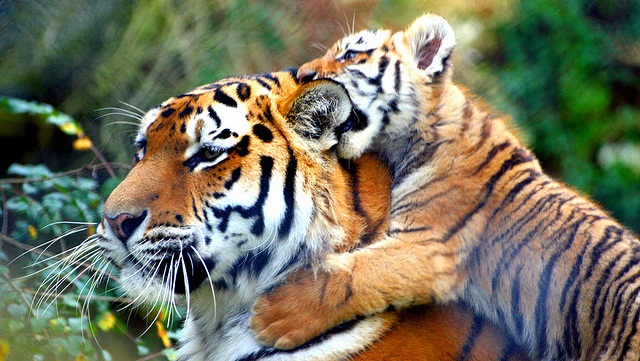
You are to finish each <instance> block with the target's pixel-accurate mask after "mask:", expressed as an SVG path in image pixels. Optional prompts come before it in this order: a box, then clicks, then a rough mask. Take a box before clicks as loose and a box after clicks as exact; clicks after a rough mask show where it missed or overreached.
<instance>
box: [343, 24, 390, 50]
mask: <svg viewBox="0 0 640 361" xmlns="http://www.w3.org/2000/svg"><path fill="white" fill-rule="evenodd" d="M390 36H391V32H390V31H389V30H363V31H360V32H358V33H355V34H351V35H349V36H346V37H344V38H342V39H340V40H339V41H338V42H337V43H336V45H335V50H336V51H337V52H338V53H340V52H344V51H347V50H355V51H367V50H372V49H377V48H379V47H381V46H382V45H383V44H384V43H385V42H386V41H387V40H388V39H389V37H390ZM336 55H338V54H336Z"/></svg>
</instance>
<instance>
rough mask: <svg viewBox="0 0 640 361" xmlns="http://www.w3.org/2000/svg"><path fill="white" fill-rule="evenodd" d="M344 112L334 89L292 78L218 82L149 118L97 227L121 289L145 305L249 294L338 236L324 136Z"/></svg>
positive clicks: (347, 107)
mask: <svg viewBox="0 0 640 361" xmlns="http://www.w3.org/2000/svg"><path fill="white" fill-rule="evenodd" d="M351 111H352V106H351V102H350V100H349V98H348V96H347V93H346V92H345V91H344V89H343V87H342V86H340V85H339V84H337V83H335V82H333V81H330V80H320V81H317V82H312V83H308V84H305V85H303V86H300V84H299V83H298V81H297V79H296V78H295V70H292V71H290V72H282V73H273V74H263V75H255V76H248V77H243V78H232V79H226V80H223V81H220V82H217V83H214V84H210V85H206V86H203V87H200V88H197V89H195V90H193V91H191V92H189V93H186V94H183V95H180V96H177V97H174V98H171V99H169V100H167V101H166V102H164V103H162V104H161V105H160V106H158V107H157V108H155V109H153V110H151V111H149V112H148V113H147V114H146V115H145V116H144V118H143V119H142V122H141V126H140V131H139V134H138V137H137V145H138V151H137V154H136V164H135V165H134V167H133V169H132V170H131V172H130V173H129V174H128V175H127V177H126V178H125V179H124V181H123V182H122V183H121V184H120V185H119V186H118V187H117V188H116V189H115V190H114V191H113V193H112V194H111V195H110V196H109V198H108V200H107V201H106V204H105V207H104V217H103V220H102V222H101V224H100V226H99V228H98V235H99V239H98V244H99V246H100V247H101V249H102V252H103V255H104V256H105V257H107V258H108V259H109V260H111V262H112V263H113V264H114V265H116V266H117V267H118V268H119V269H120V270H121V283H122V286H123V287H124V288H125V290H126V291H128V293H130V294H131V295H133V296H137V297H138V298H139V299H140V300H141V301H148V302H167V301H169V300H171V299H173V297H174V295H175V294H185V293H186V294H188V293H190V292H192V291H194V290H196V289H198V288H199V287H200V286H201V285H202V284H206V288H207V289H208V288H209V287H212V288H215V289H217V290H224V289H229V288H231V289H237V288H252V289H256V288H257V292H259V291H260V290H259V288H260V287H261V286H262V285H263V284H264V283H260V280H261V279H262V280H264V279H270V280H275V279H277V277H280V276H282V277H284V275H285V274H286V271H287V269H288V268H291V267H294V266H296V265H299V264H300V263H304V262H307V261H308V260H309V259H310V258H312V257H314V255H315V254H316V253H318V252H319V251H321V250H322V249H323V248H325V247H329V246H330V245H329V244H327V242H328V240H329V239H332V238H336V239H339V238H340V236H341V234H340V232H341V230H340V229H339V228H338V227H337V226H336V224H335V223H334V221H335V220H332V219H330V216H331V215H332V214H333V213H332V207H333V205H332V204H331V201H330V196H329V195H328V192H329V189H330V186H329V184H328V181H327V179H329V177H328V176H327V173H331V172H332V171H333V169H332V168H331V167H332V165H333V164H334V163H337V162H335V161H329V160H331V159H333V158H335V154H334V156H333V157H331V152H333V151H332V150H331V148H332V147H333V146H334V145H335V144H336V142H337V140H336V139H335V135H334V133H333V132H325V129H327V128H329V126H328V124H329V123H331V122H344V121H345V120H346V118H347V117H348V116H349V114H350V112H351ZM333 153H335V152H333ZM324 208H326V209H324ZM323 217H324V218H323ZM264 285H265V286H264V287H267V286H268V285H267V284H264Z"/></svg>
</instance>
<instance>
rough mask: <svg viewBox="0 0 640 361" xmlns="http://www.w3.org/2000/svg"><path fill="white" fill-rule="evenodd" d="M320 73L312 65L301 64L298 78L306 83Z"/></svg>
mask: <svg viewBox="0 0 640 361" xmlns="http://www.w3.org/2000/svg"><path fill="white" fill-rule="evenodd" d="M316 75H318V73H317V72H316V71H315V70H313V69H312V68H311V67H310V66H304V65H303V66H301V67H300V69H298V79H300V81H301V82H302V83H303V84H304V83H308V82H310V81H312V80H313V79H314V78H315V77H316Z"/></svg>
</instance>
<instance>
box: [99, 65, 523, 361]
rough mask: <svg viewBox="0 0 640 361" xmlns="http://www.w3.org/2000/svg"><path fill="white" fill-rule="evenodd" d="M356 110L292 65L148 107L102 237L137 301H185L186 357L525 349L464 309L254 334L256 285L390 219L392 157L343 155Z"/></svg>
mask: <svg viewBox="0 0 640 361" xmlns="http://www.w3.org/2000/svg"><path fill="white" fill-rule="evenodd" d="M351 111H352V105H351V102H350V100H349V98H348V96H347V93H346V92H345V90H344V89H343V88H342V87H341V86H340V85H338V84H337V83H335V82H332V81H329V80H322V81H317V82H312V83H309V84H306V85H303V86H300V84H299V83H298V81H297V79H296V78H295V71H289V72H281V73H273V74H263V75H255V76H247V77H242V78H232V79H225V80H221V81H219V82H217V83H214V84H210V85H206V86H203V87H200V88H197V89H195V90H193V91H191V92H189V93H186V94H183V95H180V96H177V97H175V98H171V99H169V100H168V101H166V102H164V103H163V104H161V105H160V106H159V107H158V108H155V109H153V110H151V111H149V112H148V113H147V114H146V115H145V116H144V118H143V119H142V124H141V127H140V132H139V134H138V141H137V145H138V148H139V149H138V152H137V154H136V164H135V166H134V167H133V169H132V170H131V172H130V173H129V175H128V176H127V177H126V178H125V179H124V181H123V182H122V183H121V184H120V185H119V186H118V187H117V188H116V189H115V190H114V191H113V193H112V194H111V195H110V196H109V198H108V200H107V202H106V204H105V207H104V218H103V220H102V222H101V224H100V226H99V228H98V234H99V239H98V244H99V246H100V247H101V248H102V253H103V254H104V256H105V257H107V258H108V259H110V260H111V261H112V263H113V264H114V265H116V266H117V267H118V268H120V270H121V277H120V278H121V280H122V286H123V288H124V289H125V290H126V291H127V292H128V293H129V294H131V295H132V296H133V297H134V298H135V299H136V300H138V301H139V302H146V303H150V304H166V305H169V306H171V305H173V304H174V303H175V302H181V303H183V304H185V305H186V307H187V309H188V315H187V318H186V324H185V329H184V332H183V337H182V340H181V347H180V350H179V355H180V359H182V360H254V359H264V360H338V359H345V358H347V357H350V356H354V357H355V355H357V357H356V358H354V359H356V360H379V359H382V358H385V359H388V360H393V359H396V360H403V359H404V360H407V359H415V358H416V357H422V358H426V359H438V360H446V359H454V358H455V357H460V358H461V359H473V360H495V359H499V358H504V359H505V360H506V359H510V360H520V359H521V358H520V357H519V356H518V355H517V353H516V352H515V348H514V346H513V344H512V343H510V342H509V341H508V340H507V339H506V338H505V337H504V336H503V335H502V334H500V333H499V332H498V331H497V329H496V328H495V327H493V326H490V325H488V324H487V323H485V321H484V320H483V319H481V318H479V317H474V316H473V315H472V314H471V313H470V312H469V311H466V310H463V309H462V308H460V307H458V306H451V307H434V308H416V309H413V310H409V311H406V312H404V313H400V312H395V311H389V312H385V313H382V314H379V315H375V316H371V317H365V318H360V319H357V320H354V321H352V322H349V323H346V324H344V325H341V326H340V327H338V328H335V329H333V330H331V331H329V332H327V333H325V334H323V335H322V336H320V337H318V338H316V339H314V340H313V341H311V342H309V343H308V344H306V345H303V346H302V347H299V348H297V349H294V350H290V351H282V350H278V349H274V348H269V347H264V346H261V345H260V344H259V343H258V342H257V340H256V338H255V336H254V334H253V333H252V331H251V330H250V328H249V318H250V315H251V307H252V305H253V304H254V301H255V300H256V298H257V297H258V295H259V294H260V293H261V292H264V291H265V290H269V289H271V288H273V287H275V286H276V285H277V284H278V283H280V282H282V280H283V279H284V278H285V277H286V276H287V275H288V274H290V273H291V272H292V271H294V270H296V269H299V268H301V267H311V266H313V265H314V264H316V263H317V260H319V259H320V258H321V257H322V256H323V255H324V254H325V253H326V252H330V251H331V250H332V249H334V250H336V251H340V252H344V251H348V250H351V249H354V248H356V247H358V246H359V244H358V243H357V242H354V240H363V241H364V242H375V240H376V239H377V238H380V237H379V234H380V232H381V231H383V230H384V229H386V228H387V227H388V223H387V220H388V213H389V197H390V194H389V192H390V177H389V174H388V172H387V171H386V167H385V166H384V165H382V163H380V162H379V161H378V160H376V158H374V157H370V156H369V157H363V158H361V159H360V160H358V161H354V162H348V163H347V162H340V161H339V159H338V158H337V156H336V154H335V145H336V143H337V134H336V133H335V132H334V130H333V129H332V128H328V126H329V125H330V124H332V122H333V121H335V120H340V121H344V120H346V119H347V118H348V116H349V114H350V113H351ZM382 334H385V335H384V336H382ZM365 349H366V350H365ZM363 350H364V351H363Z"/></svg>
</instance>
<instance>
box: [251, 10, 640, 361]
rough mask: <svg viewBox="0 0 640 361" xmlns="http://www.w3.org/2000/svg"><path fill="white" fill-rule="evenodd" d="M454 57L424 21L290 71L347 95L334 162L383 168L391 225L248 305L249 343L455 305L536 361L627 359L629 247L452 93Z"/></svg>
mask: <svg viewBox="0 0 640 361" xmlns="http://www.w3.org/2000/svg"><path fill="white" fill-rule="evenodd" d="M454 45H455V35H454V32H453V30H452V29H451V27H450V25H449V24H448V23H447V21H446V20H444V19H443V18H441V17H439V16H435V15H425V16H422V17H420V18H418V19H417V20H415V22H414V23H413V24H412V25H411V26H410V27H409V28H408V29H407V30H406V31H400V32H396V33H392V32H390V31H387V30H365V31H362V32H359V33H357V34H353V35H349V36H347V37H345V38H344V39H342V40H340V41H338V42H337V43H336V44H335V45H334V46H333V47H332V48H331V49H330V50H329V51H328V52H327V53H326V54H325V55H324V56H323V57H322V58H319V59H316V60H313V61H311V62H309V63H306V64H304V65H303V66H302V67H301V68H300V69H299V71H298V76H299V77H301V78H302V79H305V80H310V79H313V78H319V77H328V78H331V79H334V80H336V81H338V82H340V83H341V84H342V85H343V86H344V87H345V88H346V89H347V90H348V92H349V95H350V97H351V98H352V101H353V102H354V105H355V106H356V107H357V110H356V111H355V114H356V116H355V117H351V118H350V119H349V120H347V121H344V122H341V123H340V124H335V127H336V132H337V133H336V134H340V140H339V144H338V153H339V154H340V155H341V156H343V157H347V158H355V157H357V156H359V155H360V154H362V153H363V152H364V151H370V152H374V153H377V154H378V155H380V156H381V157H382V158H383V159H385V160H386V162H388V164H389V166H390V168H391V170H392V175H393V185H392V208H391V211H390V213H391V224H390V227H389V229H388V232H387V236H386V239H384V240H382V241H379V242H376V243H374V244H371V245H368V246H366V247H362V248H359V249H357V250H355V251H353V252H349V253H340V254H337V253H334V254H330V255H328V256H327V257H326V259H325V261H324V264H323V267H324V268H323V269H322V270H319V271H318V272H317V275H314V274H312V273H310V272H308V273H306V274H304V275H298V276H297V277H296V282H295V283H287V284H285V285H283V286H281V287H279V288H277V289H275V290H273V291H272V292H271V293H270V294H268V295H266V296H263V297H261V298H260V299H259V300H258V301H257V303H256V305H255V306H254V315H253V320H252V325H253V327H254V329H255V330H256V332H257V334H258V337H259V338H260V339H261V340H262V342H264V343H266V344H270V345H275V346H276V347H280V348H289V347H293V346H295V345H297V344H299V343H301V342H304V341H305V340H307V339H309V338H310V337H312V336H314V335H317V334H319V333H321V332H322V331H323V330H326V329H328V328H330V327H332V326H334V325H336V324H339V323H341V322H344V321H346V320H349V319H352V318H354V317H356V316H358V315H368V314H372V313H375V312H380V311H382V310H385V309H388V308H390V307H407V306H409V305H415V304H424V303H432V302H438V303H442V302H449V301H452V300H461V301H463V302H465V303H466V304H468V305H470V306H472V307H473V308H474V309H475V310H476V312H478V313H479V314H481V315H484V316H486V317H488V318H489V319H491V320H493V321H495V322H496V323H498V324H500V325H502V326H503V327H504V328H505V329H506V330H507V331H508V332H509V333H510V334H511V335H512V336H513V337H514V338H515V339H516V340H517V342H518V343H519V344H520V345H522V346H524V348H525V349H526V350H528V352H529V354H530V356H531V357H534V358H537V359H544V360H556V359H571V360H596V359H597V360H638V359H640V330H638V327H639V326H640V277H639V276H640V242H639V241H638V238H636V236H634V235H633V234H632V233H631V232H630V231H628V230H626V229H625V228H623V227H622V226H621V225H620V224H619V223H618V222H616V221H615V220H614V219H612V218H611V217H610V216H608V215H607V213H605V212H604V211H602V210H601V209H600V208H599V207H598V206H597V205H595V204H594V203H593V202H591V201H589V200H588V199H586V198H585V197H584V196H581V195H580V194H578V193H577V192H575V191H574V190H571V189H570V188H568V187H567V186H564V185H562V184H561V183H559V182H557V181H554V180H553V179H551V178H550V177H548V176H547V175H545V174H544V173H543V171H542V169H541V167H540V165H539V164H538V161H537V160H536V158H535V156H534V155H533V153H532V152H531V151H530V150H528V149H527V148H525V146H523V145H522V142H521V141H520V140H519V139H518V138H517V137H516V136H515V135H514V133H513V132H512V131H510V130H509V125H508V123H509V121H508V119H507V118H506V117H503V116H500V115H497V114H496V113H495V112H494V111H493V110H491V109H490V108H489V107H488V106H486V105H485V104H484V103H482V101H481V100H479V99H478V98H476V97H475V96H473V95H472V94H469V93H468V92H466V91H465V90H462V89H461V88H459V87H458V86H456V85H455V84H453V83H452V80H451V73H452V70H451V67H450V66H449V62H448V60H449V57H450V55H451V52H452V50H453V48H454ZM300 320H305V322H300Z"/></svg>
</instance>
